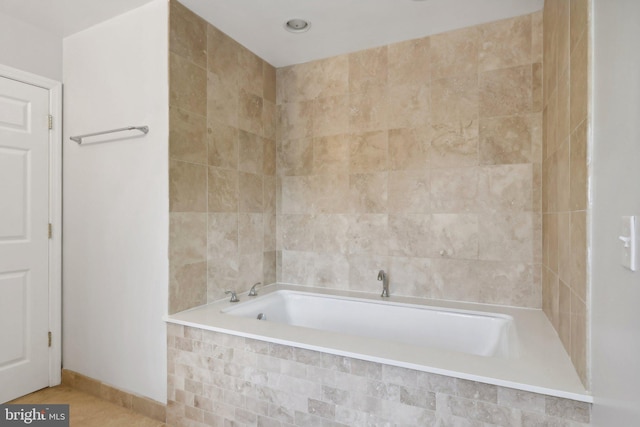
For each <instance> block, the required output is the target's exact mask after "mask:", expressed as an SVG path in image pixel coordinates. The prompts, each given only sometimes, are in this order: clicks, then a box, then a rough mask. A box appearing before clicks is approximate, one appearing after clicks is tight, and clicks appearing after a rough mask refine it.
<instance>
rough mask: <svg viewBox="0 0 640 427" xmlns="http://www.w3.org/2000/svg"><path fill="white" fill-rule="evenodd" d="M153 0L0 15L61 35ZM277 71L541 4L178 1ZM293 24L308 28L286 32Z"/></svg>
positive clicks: (41, 2) (21, 0)
mask: <svg viewBox="0 0 640 427" xmlns="http://www.w3.org/2000/svg"><path fill="white" fill-rule="evenodd" d="M149 1H151V0H0V13H5V14H7V15H11V16H14V17H16V18H18V19H21V20H23V21H26V22H28V23H31V24H33V25H36V26H38V27H41V28H43V29H46V30H48V31H50V32H52V33H55V34H57V35H60V36H62V37H64V36H68V35H70V34H74V33H76V32H78V31H81V30H83V29H85V28H88V27H90V26H92V25H95V24H97V23H99V22H102V21H104V20H106V19H109V18H111V17H113V16H116V15H119V14H121V13H124V12H126V11H128V10H131V9H134V8H136V7H139V6H141V5H143V4H145V3H148V2H149ZM181 2H182V3H183V4H184V5H185V6H187V7H188V8H189V9H191V10H193V11H194V12H195V13H197V14H198V15H200V16H202V17H203V18H205V19H206V20H207V21H209V22H210V23H211V24H213V25H215V26H216V27H218V28H219V29H220V30H222V31H224V32H225V33H227V34H228V35H229V36H231V37H232V38H234V39H235V40H237V41H238V42H240V43H241V44H243V45H244V46H245V47H247V48H248V49H249V50H251V51H253V52H254V53H256V54H257V55H258V56H260V57H261V58H263V59H264V60H266V61H267V62H269V63H271V64H272V65H274V66H276V67H282V66H286V65H291V64H298V63H302V62H308V61H312V60H314V59H320V58H327V57H330V56H335V55H339V54H343V53H347V52H354V51H358V50H362V49H366V48H370V47H375V46H381V45H385V44H389V43H394V42H398V41H402V40H409V39H414V38H418V37H424V36H428V35H431V34H437V33H441V32H444V31H449V30H452V29H456V28H462V27H467V26H470V25H476V24H481V23H484V22H490V21H495V20H499V19H505V18H510V17H513V16H518V15H524V14H527V13H531V12H535V11H537V10H540V9H542V6H543V4H544V0H181ZM291 18H304V19H307V20H309V21H310V22H311V29H310V30H309V31H308V32H305V33H298V34H294V33H289V32H287V31H285V29H284V23H285V22H286V21H287V20H289V19H291Z"/></svg>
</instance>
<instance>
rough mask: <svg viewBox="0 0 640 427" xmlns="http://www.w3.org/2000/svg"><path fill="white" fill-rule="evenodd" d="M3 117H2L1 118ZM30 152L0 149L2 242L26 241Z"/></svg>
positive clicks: (0, 226) (0, 237) (0, 223)
mask: <svg viewBox="0 0 640 427" xmlns="http://www.w3.org/2000/svg"><path fill="white" fill-rule="evenodd" d="M0 117H1V116H0ZM29 169H30V168H29V151H28V150H17V149H12V148H0V179H2V180H5V179H6V180H11V181H7V182H6V184H5V185H2V184H0V200H2V212H0V241H1V240H15V239H25V238H26V237H27V236H26V234H27V224H28V221H27V220H26V219H27V212H28V208H27V206H26V204H27V200H28V199H29V195H28V194H27V192H28V191H29V176H30V173H29V172H30V171H29Z"/></svg>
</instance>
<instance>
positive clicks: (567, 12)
mask: <svg viewBox="0 0 640 427" xmlns="http://www.w3.org/2000/svg"><path fill="white" fill-rule="evenodd" d="M590 3H591V2H589V1H587V0H580V1H574V0H571V1H569V0H553V1H547V2H545V7H544V11H543V20H544V36H543V51H544V64H543V66H544V73H543V74H544V84H543V86H544V94H543V95H544V96H543V108H544V110H543V118H544V120H543V134H544V139H543V140H544V146H543V153H544V156H543V163H542V212H543V221H542V222H543V230H542V235H543V250H542V259H543V267H542V269H543V301H544V303H543V309H544V311H545V313H546V314H547V316H548V317H549V319H550V320H551V322H552V323H553V325H554V326H555V328H556V330H557V331H558V334H559V336H560V338H561V339H562V342H563V344H564V346H565V348H566V349H567V352H568V353H569V354H570V355H571V359H572V361H573V363H574V366H575V368H576V370H577V371H578V373H579V374H580V377H581V379H582V381H583V383H584V384H585V386H587V387H589V381H590V380H589V375H588V366H589V361H588V357H587V348H588V342H587V334H586V330H587V329H588V324H587V321H588V318H589V317H588V315H587V312H586V310H587V309H586V307H588V306H589V301H588V291H587V283H588V278H587V256H588V255H587V249H586V248H587V227H586V221H587V219H586V218H587V216H588V212H589V203H588V180H587V176H588V156H587V147H588V129H589V123H590V118H589V111H588V79H589V71H588V70H589V65H588V64H589V57H588V52H589V30H588V29H589V19H590ZM574 312H575V313H582V314H573V313H574Z"/></svg>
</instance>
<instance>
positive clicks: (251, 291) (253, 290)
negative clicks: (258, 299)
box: [249, 282, 262, 297]
mask: <svg viewBox="0 0 640 427" xmlns="http://www.w3.org/2000/svg"><path fill="white" fill-rule="evenodd" d="M261 284H262V282H257V283H254V284H253V286H252V287H251V289H250V290H249V296H250V297H255V296H256V295H258V292H256V286H258V285H261Z"/></svg>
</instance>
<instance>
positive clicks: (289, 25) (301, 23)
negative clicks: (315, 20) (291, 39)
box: [284, 18, 311, 33]
mask: <svg viewBox="0 0 640 427" xmlns="http://www.w3.org/2000/svg"><path fill="white" fill-rule="evenodd" d="M284 28H285V29H286V30H287V31H290V32H292V33H304V32H305V31H309V28H311V22H309V21H307V20H306V19H300V18H294V19H289V20H288V21H287V22H285V23H284Z"/></svg>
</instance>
